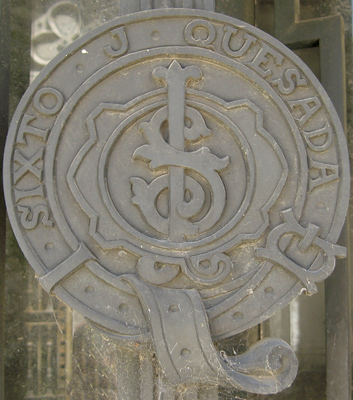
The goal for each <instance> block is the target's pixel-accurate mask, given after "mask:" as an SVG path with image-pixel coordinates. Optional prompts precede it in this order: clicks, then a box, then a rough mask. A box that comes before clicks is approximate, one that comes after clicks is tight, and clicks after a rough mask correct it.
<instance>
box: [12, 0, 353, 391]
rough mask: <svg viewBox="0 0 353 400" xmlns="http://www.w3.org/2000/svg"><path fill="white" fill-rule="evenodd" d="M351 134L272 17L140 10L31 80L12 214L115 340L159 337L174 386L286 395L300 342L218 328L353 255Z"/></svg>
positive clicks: (34, 250)
mask: <svg viewBox="0 0 353 400" xmlns="http://www.w3.org/2000/svg"><path fill="white" fill-rule="evenodd" d="M152 3H153V2H142V3H141V5H142V6H143V7H145V8H149V6H150V8H153V7H154V5H155V4H154V3H153V4H152ZM184 3H185V2H183V4H184ZM173 4H174V3H173ZM175 4H176V3H175ZM171 26H173V29H170V27H171ZM141 32H143V35H141ZM83 46H84V47H83ZM83 49H84V53H83ZM83 54H84V56H83ZM102 55H103V57H102ZM98 60H99V61H98ZM68 68H69V69H70V73H71V74H73V77H72V79H73V82H74V84H73V85H68V84H67V76H68V74H67V69H68ZM82 71H85V73H84V74H83V73H82ZM54 82H55V85H54ZM344 140H345V139H344V133H343V131H342V128H341V126H340V123H339V121H338V117H337V115H336V113H335V111H334V110H333V107H332V104H331V103H330V101H329V99H328V98H327V96H326V95H325V93H324V91H323V90H322V88H321V87H318V83H317V80H316V79H315V78H313V76H312V74H311V73H310V71H308V69H307V68H306V67H305V66H304V65H303V64H302V63H300V62H299V61H298V60H297V58H296V57H292V55H291V53H290V52H289V50H288V49H287V48H285V47H284V46H282V45H281V44H280V43H278V42H276V41H275V40H272V39H270V38H268V36H264V35H263V34H262V33H261V32H259V31H258V30H257V29H256V28H252V27H249V26H244V24H242V23H239V22H238V21H236V20H231V19H229V18H226V17H223V16H217V14H210V13H207V12H200V11H197V12H196V11H193V10H188V11H185V10H182V11H181V10H177V9H175V10H153V11H148V12H146V13H142V14H140V15H137V16H136V15H130V16H125V17H123V18H122V19H118V20H117V21H111V22H110V23H109V25H106V26H104V27H102V28H101V29H98V30H97V31H96V33H95V36H94V37H91V36H88V37H87V38H86V39H81V41H80V44H78V45H77V46H76V48H75V47H72V48H71V49H70V51H69V52H66V53H63V54H62V55H60V56H59V58H58V62H57V65H53V66H52V67H51V69H50V70H48V73H47V75H46V76H44V75H43V76H42V78H41V79H39V81H38V82H36V83H35V84H34V86H32V87H31V88H30V89H29V91H28V92H27V94H26V101H25V102H23V103H21V106H20V108H19V109H18V111H17V112H16V114H15V117H14V121H13V123H12V125H11V129H10V134H9V139H8V143H7V148H6V152H5V188H6V200H7V204H8V209H9V216H10V219H11V221H12V223H13V224H14V227H15V229H16V231H17V236H18V238H19V240H20V242H21V245H22V246H23V249H24V251H25V253H26V255H27V257H28V258H29V260H30V262H31V264H32V265H33V267H34V269H35V270H36V272H37V274H38V275H39V276H40V278H39V279H40V282H41V284H42V286H43V287H44V288H45V290H47V291H48V292H50V293H53V294H55V295H57V296H58V297H61V298H63V299H64V300H65V301H66V302H67V303H68V304H69V305H71V306H72V307H75V308H77V309H78V310H80V312H81V313H83V315H84V316H85V317H86V318H88V319H89V320H90V323H91V324H92V325H93V326H95V327H96V328H97V329H98V330H99V331H100V332H102V334H103V335H105V336H107V337H109V338H111V339H112V340H120V339H121V340H123V341H124V342H126V341H133V342H135V343H138V342H140V341H141V342H145V341H150V343H151V345H152V346H153V348H154V351H155V353H156V354H157V358H158V361H159V364H160V371H161V372H159V374H160V377H161V379H163V382H167V383H166V384H168V385H169V386H170V387H174V386H175V387H178V385H183V387H185V388H193V387H195V386H194V385H204V384H206V383H209V382H214V383H215V384H217V385H224V386H228V387H232V388H237V389H239V390H245V391H249V392H254V393H260V394H269V393H276V392H278V391H280V390H282V389H284V388H286V387H288V386H290V384H291V383H292V381H293V379H294V378H295V375H296V371H297V368H298V363H297V359H296V357H295V354H294V353H293V351H292V350H291V348H290V347H289V346H288V345H287V344H286V343H284V342H283V341H281V340H278V339H270V338H267V339H265V340H264V341H261V342H259V343H258V344H257V345H256V346H254V347H252V348H250V349H249V350H248V351H247V352H245V353H244V354H239V355H230V354H226V353H224V352H218V351H217V350H216V348H215V346H214V344H213V340H217V341H221V340H222V339H224V338H229V337H230V336H232V335H235V334H237V333H239V332H242V331H244V330H245V329H248V328H250V327H252V326H255V325H256V324H258V323H260V322H262V321H263V320H264V319H266V318H268V317H269V316H270V315H271V314H272V313H274V312H276V311H277V310H280V309H281V308H283V307H285V306H286V305H288V303H289V302H290V301H291V300H292V299H293V298H294V297H295V296H297V295H299V294H300V293H302V292H307V293H310V294H312V293H314V292H315V291H316V283H317V282H319V281H321V280H323V279H325V278H326V277H327V276H328V275H329V274H330V273H331V272H332V270H333V268H334V264H335V259H336V258H337V257H343V256H344V255H345V249H343V248H342V247H340V246H338V245H336V244H335V242H336V241H337V238H338V235H339V232H340V229H341V228H342V226H343V223H344V215H345V211H346V209H347V198H348V193H349V176H348V170H349V168H348V161H347V150H346V148H345V142H344ZM336 190H337V192H336ZM327 193H329V195H327ZM322 205H324V208H323V206H322ZM323 209H324V210H325V218H322V212H323V211H322V210H323ZM44 240H45V242H49V241H50V243H54V242H55V246H54V247H53V248H52V249H51V251H50V254H49V252H43V241H44ZM38 254H40V257H39V256H38ZM87 288H89V289H87ZM86 289H87V290H86ZM120 305H121V307H120ZM122 310H123V311H122ZM180 326H183V329H179V328H180ZM186 331H187V335H185V332H186ZM158 390H159V387H158V388H157V387H156V393H158ZM171 390H172V391H174V389H171ZM195 390H196V389H195ZM196 392H197V390H196Z"/></svg>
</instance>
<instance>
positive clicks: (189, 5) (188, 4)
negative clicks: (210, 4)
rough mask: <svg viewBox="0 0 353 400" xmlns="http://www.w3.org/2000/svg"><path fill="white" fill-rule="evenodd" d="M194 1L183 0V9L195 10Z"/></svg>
mask: <svg viewBox="0 0 353 400" xmlns="http://www.w3.org/2000/svg"><path fill="white" fill-rule="evenodd" d="M193 3H194V2H193V0H183V7H184V8H193V6H194V4H193Z"/></svg>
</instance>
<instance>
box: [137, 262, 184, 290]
mask: <svg viewBox="0 0 353 400" xmlns="http://www.w3.org/2000/svg"><path fill="white" fill-rule="evenodd" d="M173 261H174V260H171V262H170V260H169V259H167V258H165V257H164V258H163V257H156V256H154V257H153V256H143V257H141V258H140V260H139V261H138V263H137V272H138V274H139V276H140V278H142V279H143V280H144V281H145V282H148V283H151V284H152V285H163V284H165V283H168V282H170V281H172V280H173V279H174V278H175V277H176V276H177V275H178V274H179V270H180V268H179V265H177V264H172V262H173Z"/></svg>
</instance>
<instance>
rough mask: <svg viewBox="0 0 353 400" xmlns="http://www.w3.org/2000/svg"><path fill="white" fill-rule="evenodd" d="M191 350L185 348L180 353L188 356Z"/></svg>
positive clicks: (185, 356)
mask: <svg viewBox="0 0 353 400" xmlns="http://www.w3.org/2000/svg"><path fill="white" fill-rule="evenodd" d="M190 353H191V351H190V350H189V349H183V350H182V351H181V352H180V354H181V355H182V356H183V357H184V358H188V357H189V355H190Z"/></svg>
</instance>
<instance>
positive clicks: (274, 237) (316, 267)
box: [256, 208, 347, 294]
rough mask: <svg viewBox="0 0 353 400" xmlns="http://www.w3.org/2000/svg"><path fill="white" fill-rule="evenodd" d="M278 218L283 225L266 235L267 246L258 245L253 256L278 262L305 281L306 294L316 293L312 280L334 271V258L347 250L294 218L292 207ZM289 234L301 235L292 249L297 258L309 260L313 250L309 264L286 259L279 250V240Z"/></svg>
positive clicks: (316, 227)
mask: <svg viewBox="0 0 353 400" xmlns="http://www.w3.org/2000/svg"><path fill="white" fill-rule="evenodd" d="M281 217H282V219H283V221H284V222H283V224H281V225H278V226H277V227H276V228H274V229H273V230H272V231H271V232H270V234H269V235H268V237H267V243H266V247H265V248H258V249H257V250H256V255H257V257H260V258H265V259H267V260H269V261H272V262H273V263H276V264H278V265H281V266H282V267H283V268H285V269H287V270H288V271H290V272H291V273H292V274H294V275H295V276H297V278H299V279H300V281H301V282H302V283H303V284H304V286H305V288H306V290H307V294H314V293H316V292H317V287H316V284H315V282H320V281H323V280H324V279H326V278H327V277H328V276H329V275H330V274H331V273H332V272H333V269H334V267H335V260H336V257H337V258H343V257H346V254H347V249H346V248H345V247H341V246H338V245H336V244H333V243H330V242H329V241H327V240H324V239H322V238H320V237H319V236H318V235H319V233H320V228H319V227H318V226H317V225H315V224H311V223H310V224H309V225H308V226H307V227H303V226H302V225H301V224H300V223H299V222H298V221H297V220H296V219H295V216H294V212H293V209H291V208H290V209H288V210H285V211H282V213H281ZM288 235H291V236H293V237H294V236H297V237H299V238H300V241H299V243H298V245H297V249H296V251H295V253H296V254H297V255H298V256H300V258H302V257H303V256H307V259H308V260H309V259H310V256H312V251H313V250H315V251H316V257H315V259H314V260H313V261H312V262H311V263H309V266H305V265H303V264H302V263H300V262H296V261H293V255H292V256H291V258H289V257H288V256H287V255H286V254H285V253H284V252H283V251H282V249H281V246H280V241H281V239H282V238H283V237H284V236H288ZM310 250H311V253H310Z"/></svg>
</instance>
